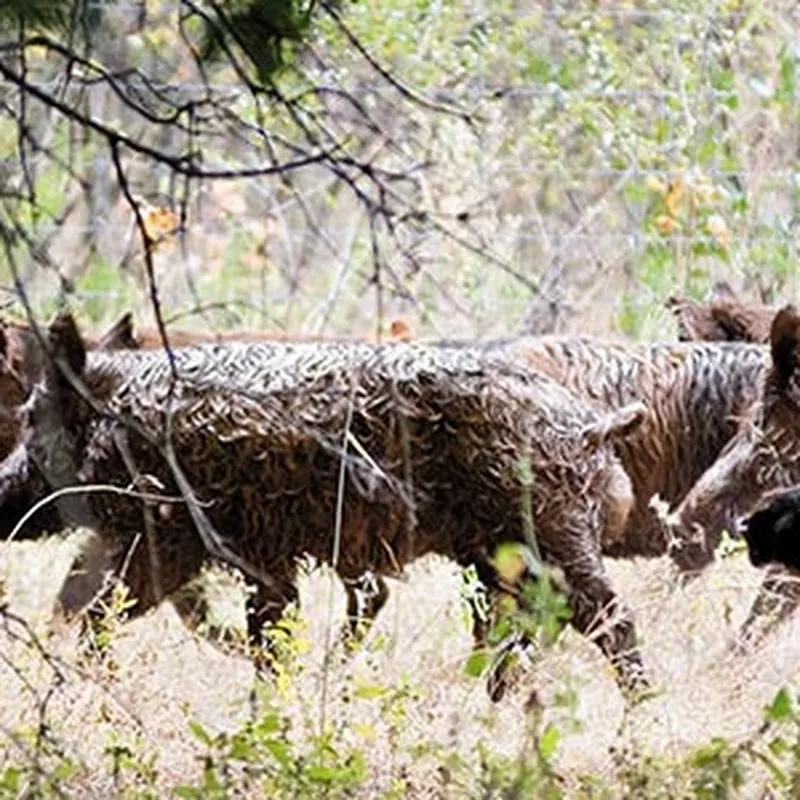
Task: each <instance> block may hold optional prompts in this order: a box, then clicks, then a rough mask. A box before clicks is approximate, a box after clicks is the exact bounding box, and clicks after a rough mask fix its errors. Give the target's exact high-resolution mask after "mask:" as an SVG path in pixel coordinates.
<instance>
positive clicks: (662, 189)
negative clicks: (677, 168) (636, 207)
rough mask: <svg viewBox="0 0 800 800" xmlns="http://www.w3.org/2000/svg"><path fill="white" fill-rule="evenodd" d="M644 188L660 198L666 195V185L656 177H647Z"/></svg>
mask: <svg viewBox="0 0 800 800" xmlns="http://www.w3.org/2000/svg"><path fill="white" fill-rule="evenodd" d="M644 186H645V189H647V190H648V191H651V192H653V193H655V194H660V195H661V196H662V197H663V196H664V195H665V194H666V193H667V187H666V184H665V183H664V181H662V180H661V178H659V177H658V176H657V175H648V176H647V180H646V181H645V182H644Z"/></svg>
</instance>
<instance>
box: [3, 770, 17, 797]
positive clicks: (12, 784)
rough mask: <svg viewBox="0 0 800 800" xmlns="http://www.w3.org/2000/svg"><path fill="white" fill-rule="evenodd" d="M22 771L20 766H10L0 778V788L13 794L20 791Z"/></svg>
mask: <svg viewBox="0 0 800 800" xmlns="http://www.w3.org/2000/svg"><path fill="white" fill-rule="evenodd" d="M21 775H22V773H21V772H20V770H19V768H18V767H8V768H7V769H6V771H5V772H4V773H3V777H2V778H0V788H1V789H4V790H6V791H8V792H11V793H13V794H17V792H18V791H19V779H20V776H21Z"/></svg>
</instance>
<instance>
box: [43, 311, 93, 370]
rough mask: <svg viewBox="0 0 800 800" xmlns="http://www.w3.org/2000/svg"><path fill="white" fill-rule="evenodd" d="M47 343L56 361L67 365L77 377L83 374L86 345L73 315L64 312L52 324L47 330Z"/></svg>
mask: <svg viewBox="0 0 800 800" xmlns="http://www.w3.org/2000/svg"><path fill="white" fill-rule="evenodd" d="M47 342H48V345H49V348H50V354H51V355H52V357H53V360H54V361H56V362H59V361H60V362H61V363H63V364H66V366H68V367H69V368H70V369H71V370H72V372H73V374H75V375H80V374H81V373H82V372H83V367H84V365H85V364H86V345H85V344H84V343H83V339H82V338H81V334H80V332H79V331H78V326H77V325H76V324H75V320H74V319H73V318H72V314H70V313H69V312H63V313H61V314H59V315H58V316H57V317H56V318H55V319H54V320H53V321H52V322H51V323H50V325H49V326H48V328H47ZM57 374H60V373H59V372H57Z"/></svg>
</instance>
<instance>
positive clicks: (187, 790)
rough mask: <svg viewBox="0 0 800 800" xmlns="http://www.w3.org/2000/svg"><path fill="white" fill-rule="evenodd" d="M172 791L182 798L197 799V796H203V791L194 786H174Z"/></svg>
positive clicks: (183, 799) (186, 799)
mask: <svg viewBox="0 0 800 800" xmlns="http://www.w3.org/2000/svg"><path fill="white" fill-rule="evenodd" d="M173 791H174V792H175V795H176V796H177V797H180V798H182V800H199V798H201V797H203V791H202V790H201V789H195V787H194V786H176V787H175V789H174V790H173Z"/></svg>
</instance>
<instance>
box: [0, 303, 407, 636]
mask: <svg viewBox="0 0 800 800" xmlns="http://www.w3.org/2000/svg"><path fill="white" fill-rule="evenodd" d="M390 337H391V338H392V339H394V340H397V341H408V340H410V338H411V331H410V328H409V326H408V324H407V323H406V322H405V321H403V320H401V319H395V320H393V321H392V323H391V326H390ZM326 340H327V341H331V339H330V338H327V337H323V336H302V337H300V336H297V335H288V334H284V333H280V332H275V331H257V330H242V331H226V332H219V331H206V332H200V331H190V330H184V329H181V328H174V327H171V326H170V327H168V329H167V343H168V345H169V347H171V348H172V347H185V346H189V345H194V344H201V343H204V342H225V341H228V342H234V341H245V342H247V341H326ZM342 341H344V340H342ZM163 344H164V339H163V337H162V335H161V332H160V331H159V330H158V329H157V328H143V329H139V330H135V328H134V323H133V315H132V314H131V313H130V312H128V313H126V314H123V315H122V316H121V317H120V318H119V320H117V322H115V323H114V325H113V326H111V328H109V329H108V330H107V331H105V332H104V333H103V334H100V335H96V336H89V337H87V340H86V346H87V348H89V349H99V350H108V351H114V350H126V349H146V350H147V349H155V348H160V347H162V346H163ZM42 345H43V343H42V341H41V340H40V339H39V337H38V336H37V335H36V334H35V332H34V331H33V329H32V328H31V327H30V326H28V325H23V324H18V323H11V322H2V323H0V355H2V358H0V459H2V458H5V457H6V456H7V455H8V454H9V453H10V452H11V450H12V449H13V447H14V443H15V442H16V441H17V439H18V436H19V420H18V416H17V414H16V412H15V409H18V408H19V407H20V406H21V405H22V404H23V403H24V402H25V400H26V399H27V397H28V395H29V393H30V390H31V387H32V386H33V385H34V383H35V382H36V381H37V380H38V379H39V378H40V377H41V375H42V372H43V370H44V366H45V364H46V362H47V355H46V353H45V350H44V348H43V346H42ZM345 592H346V595H347V609H348V628H347V630H348V631H349V632H350V633H356V632H358V633H360V634H363V633H364V632H365V630H366V625H363V626H362V625H359V622H361V621H362V620H363V621H365V622H367V623H368V622H369V620H371V619H372V618H373V617H375V616H376V615H377V613H378V611H379V610H380V608H381V607H382V606H383V605H384V604H385V603H386V601H387V599H388V589H387V587H386V586H385V584H384V583H383V581H382V579H380V578H379V579H378V581H377V584H376V587H375V591H367V592H365V591H364V590H363V581H362V580H358V581H347V582H345ZM248 597H252V594H249V595H248ZM173 602H174V604H175V607H176V609H177V611H178V613H179V614H180V616H181V618H182V619H183V620H184V622H185V623H186V624H187V625H188V626H189V627H190V628H192V629H194V628H196V627H197V626H198V625H199V624H200V623H201V622H202V621H204V619H205V617H206V611H207V603H206V600H205V595H204V592H203V588H202V586H201V585H199V584H192V585H191V586H188V587H187V588H186V591H185V592H183V593H181V595H180V596H176V597H175V598H173ZM209 633H210V634H211V635H212V639H217V638H219V635H220V634H219V632H217V631H216V630H212V631H210V632H209Z"/></svg>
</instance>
